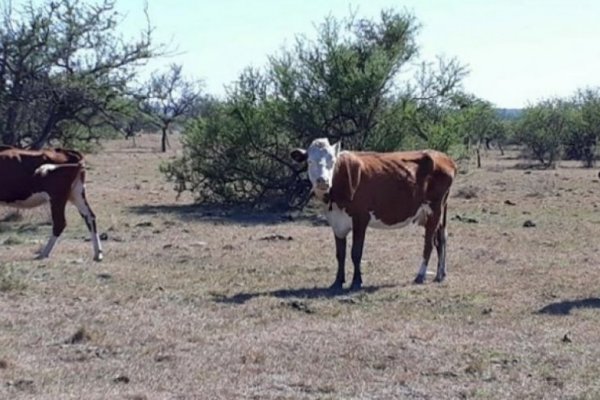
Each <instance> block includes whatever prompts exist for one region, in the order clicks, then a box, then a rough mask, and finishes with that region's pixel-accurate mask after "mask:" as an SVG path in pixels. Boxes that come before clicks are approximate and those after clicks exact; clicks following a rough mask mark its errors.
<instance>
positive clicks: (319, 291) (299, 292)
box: [212, 285, 396, 304]
mask: <svg viewBox="0 0 600 400" xmlns="http://www.w3.org/2000/svg"><path fill="white" fill-rule="evenodd" d="M395 286H396V285H370V286H363V287H362V289H360V290H350V289H342V290H331V289H330V288H328V287H323V288H320V287H312V288H297V289H278V290H272V291H264V292H241V293H237V294H234V295H232V296H225V295H221V294H213V295H212V297H213V301H215V302H217V303H227V304H244V303H246V302H247V301H249V300H251V299H253V298H255V297H260V296H266V297H276V298H279V299H289V298H300V299H320V298H334V297H342V296H346V297H347V296H349V295H354V294H361V293H362V294H370V293H375V292H377V291H378V290H381V289H384V288H391V287H395Z"/></svg>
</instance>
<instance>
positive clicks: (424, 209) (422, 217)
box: [369, 204, 432, 229]
mask: <svg viewBox="0 0 600 400" xmlns="http://www.w3.org/2000/svg"><path fill="white" fill-rule="evenodd" d="M431 213H432V210H431V207H429V205H428V204H422V205H421V206H420V207H419V208H418V209H417V212H416V213H415V215H411V216H410V217H408V218H406V219H405V220H404V221H401V222H398V223H396V224H392V225H388V224H385V223H384V222H383V221H381V220H379V219H377V217H375V214H374V213H373V212H371V219H370V220H369V227H371V228H376V229H400V228H404V227H405V226H407V225H410V224H412V223H420V224H424V223H425V221H426V220H427V217H429V215H431Z"/></svg>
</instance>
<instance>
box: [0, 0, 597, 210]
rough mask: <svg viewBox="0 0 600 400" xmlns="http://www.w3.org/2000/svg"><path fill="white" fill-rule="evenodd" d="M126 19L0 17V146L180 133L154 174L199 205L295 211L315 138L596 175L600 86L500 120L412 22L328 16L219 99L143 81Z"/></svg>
mask: <svg viewBox="0 0 600 400" xmlns="http://www.w3.org/2000/svg"><path fill="white" fill-rule="evenodd" d="M122 22H123V20H122V19H121V17H120V16H119V15H118V14H117V13H115V4H114V2H112V1H110V0H103V1H101V2H100V3H97V4H93V5H91V4H89V3H88V2H81V1H79V0H57V1H48V2H46V3H45V4H44V5H42V6H40V7H37V8H34V7H33V6H32V5H31V4H30V5H27V6H25V7H23V8H21V9H13V8H11V7H10V4H8V6H5V7H4V10H3V15H2V25H1V26H0V118H1V119H0V121H1V122H0V140H1V143H3V144H10V145H17V146H22V147H32V148H39V147H42V146H44V145H47V144H52V145H63V146H69V147H78V148H84V149H85V148H86V147H88V148H89V147H90V144H93V143H96V142H98V141H99V140H101V139H103V138H108V137H114V136H115V135H125V136H131V135H133V134H135V133H136V132H138V131H140V130H143V129H145V130H152V131H157V130H158V131H160V132H161V133H162V148H163V151H164V150H166V148H167V146H168V132H169V130H170V128H171V127H172V126H173V124H178V125H180V126H182V127H184V130H183V137H182V140H183V144H184V152H183V156H182V157H180V158H178V159H175V160H174V161H172V162H170V163H168V164H165V165H163V166H161V169H162V170H163V171H164V173H165V174H166V175H167V177H168V178H169V179H171V180H172V181H173V182H175V184H176V189H177V190H178V191H180V192H181V191H184V190H190V191H192V192H194V194H195V195H196V196H197V198H198V200H199V201H202V202H204V203H217V204H244V205H248V206H253V207H259V208H290V207H291V208H294V207H302V206H303V205H304V204H305V203H306V201H307V199H308V194H309V185H308V183H307V181H306V177H305V174H304V171H303V170H302V169H301V168H300V167H298V166H297V165H295V164H294V163H293V162H292V161H291V159H290V158H289V151H290V149H291V148H294V147H298V146H306V145H308V144H309V143H310V142H311V141H312V140H313V139H315V138H317V137H328V138H329V139H330V140H331V141H338V140H341V141H342V144H343V147H344V148H346V149H352V150H379V151H389V150H400V149H403V150H404V149H421V148H433V149H438V150H442V151H446V152H448V153H450V154H451V155H452V156H453V157H455V158H456V159H458V160H468V159H473V160H474V162H473V164H474V165H479V164H480V163H481V155H482V152H481V149H483V148H490V147H493V146H495V147H497V148H499V149H500V150H502V149H503V146H505V145H507V144H518V145H520V146H521V148H522V149H523V150H524V152H525V155H526V156H529V157H531V158H532V159H534V160H537V161H539V162H540V163H541V164H542V165H543V166H546V167H550V166H553V165H554V164H555V163H556V161H557V160H559V159H561V158H568V159H575V160H581V161H582V162H583V164H584V165H585V166H588V167H589V166H592V165H593V164H594V162H595V160H596V159H597V156H598V150H597V143H598V138H599V136H600V133H599V129H600V128H599V127H600V96H599V92H598V91H597V90H595V89H586V90H582V91H579V92H577V93H576V94H575V95H574V96H573V97H572V98H569V99H551V100H544V101H540V102H539V103H537V104H534V105H532V106H530V107H527V108H526V109H524V110H522V112H520V113H518V115H517V113H515V112H514V110H511V111H499V110H497V109H495V108H494V107H493V105H492V104H491V103H490V102H488V101H486V100H484V99H480V98H477V97H476V96H474V95H473V94H470V93H466V92H465V91H464V90H463V89H462V85H461V84H462V81H463V79H464V78H465V76H466V75H467V73H468V70H467V68H466V67H465V66H464V65H462V64H461V63H460V62H459V61H458V60H456V59H453V58H438V59H436V60H422V59H420V58H419V53H418V44H417V34H418V31H419V24H418V22H417V21H416V19H415V17H414V16H413V15H411V14H409V13H406V12H398V11H395V10H384V11H382V12H381V14H380V16H379V17H378V18H375V19H367V18H360V17H358V16H357V15H350V16H349V17H347V18H341V19H337V18H333V17H330V18H326V19H325V20H324V21H323V22H322V23H321V24H320V25H318V26H317V28H316V32H315V36H314V38H312V39H311V38H309V37H307V36H298V37H297V39H296V41H295V44H294V45H293V46H291V47H289V48H287V49H284V50H282V51H280V52H279V53H277V54H274V55H272V56H271V57H269V59H268V62H267V64H266V65H265V66H264V68H262V69H251V68H248V69H246V70H245V71H244V72H243V73H242V74H241V75H240V77H239V78H238V79H237V80H236V81H235V82H233V83H231V85H229V87H228V91H227V94H226V96H225V97H224V98H215V97H212V96H210V95H207V94H205V93H203V91H202V88H201V85H200V83H199V82H198V81H197V80H194V79H190V78H187V77H185V76H184V74H183V72H182V68H181V67H180V66H178V65H172V66H170V67H169V68H168V69H167V70H166V71H162V72H161V71H158V72H156V73H154V74H152V75H151V76H150V77H149V78H148V79H146V80H142V81H140V80H139V76H140V67H142V66H143V65H145V63H146V62H147V61H148V60H150V59H152V58H155V57H158V56H164V55H168V53H169V50H168V49H167V48H165V47H164V46H161V45H156V44H154V42H153V40H152V30H153V29H152V27H151V25H150V22H149V21H147V26H146V27H145V29H143V30H142V31H141V32H140V35H139V37H138V38H137V39H133V40H127V39H124V38H122V37H120V36H118V35H117V34H116V33H115V32H118V31H119V30H118V28H119V24H121V23H122Z"/></svg>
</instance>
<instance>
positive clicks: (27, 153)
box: [0, 145, 83, 202]
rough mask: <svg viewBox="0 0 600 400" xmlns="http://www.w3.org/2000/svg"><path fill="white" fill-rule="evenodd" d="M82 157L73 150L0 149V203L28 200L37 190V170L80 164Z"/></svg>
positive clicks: (4, 147)
mask: <svg viewBox="0 0 600 400" xmlns="http://www.w3.org/2000/svg"><path fill="white" fill-rule="evenodd" d="M81 163H83V156H82V155H81V153H79V152H77V151H73V150H64V149H46V150H27V149H19V148H16V147H11V146H5V145H2V146H1V147H0V202H11V201H14V200H22V199H24V198H27V197H28V196H29V195H30V194H31V193H33V192H36V191H37V190H38V188H37V187H36V186H37V185H38V183H39V182H38V179H37V178H36V176H35V172H36V170H37V169H38V168H39V167H40V166H42V165H44V164H81Z"/></svg>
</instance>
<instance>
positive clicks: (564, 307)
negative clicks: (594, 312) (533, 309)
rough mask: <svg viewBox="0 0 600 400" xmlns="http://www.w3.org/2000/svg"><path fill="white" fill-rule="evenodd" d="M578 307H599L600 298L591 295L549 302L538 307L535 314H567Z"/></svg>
mask: <svg viewBox="0 0 600 400" xmlns="http://www.w3.org/2000/svg"><path fill="white" fill-rule="evenodd" d="M578 308H600V298H597V297H591V298H588V299H580V300H564V301H559V302H556V303H550V304H548V305H547V306H545V307H543V308H541V309H539V310H538V311H537V314H550V315H569V314H570V313H571V310H572V309H578Z"/></svg>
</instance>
